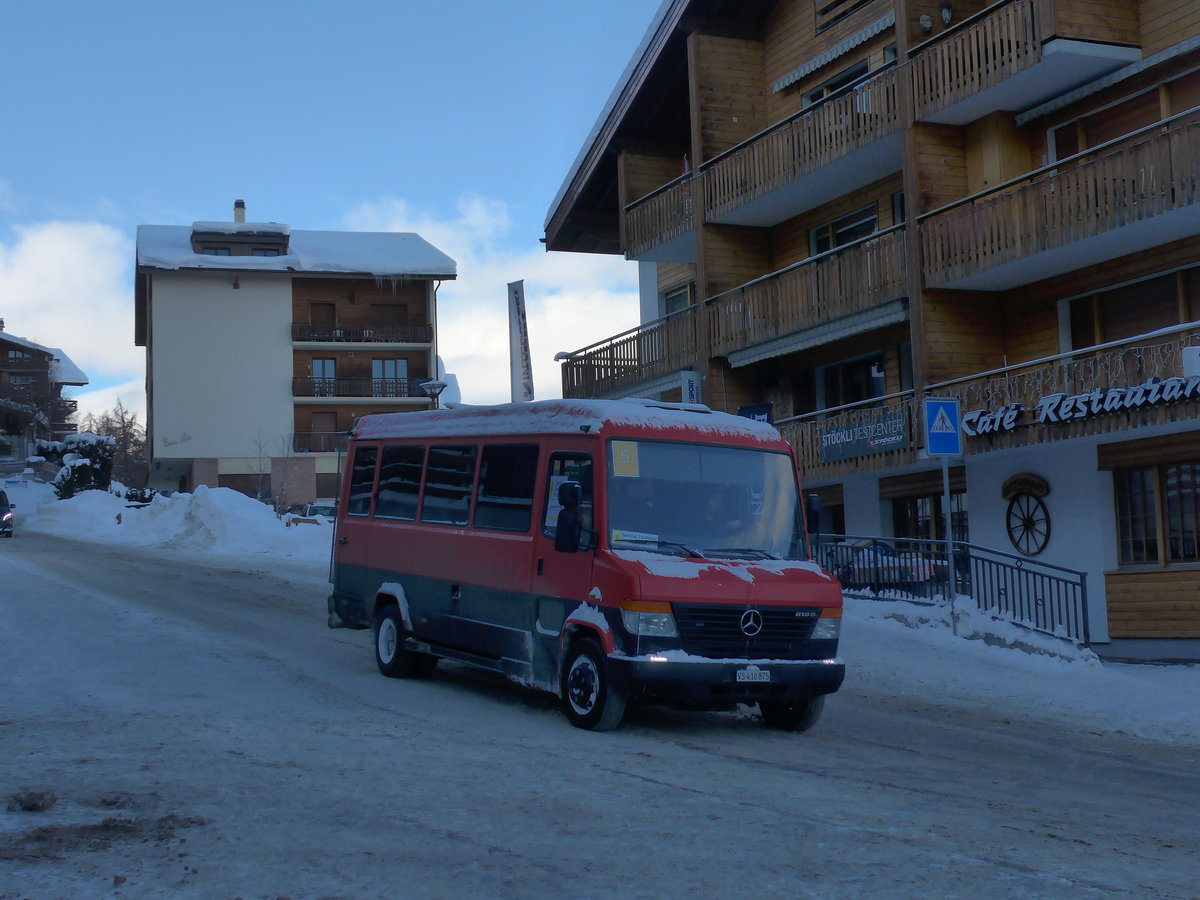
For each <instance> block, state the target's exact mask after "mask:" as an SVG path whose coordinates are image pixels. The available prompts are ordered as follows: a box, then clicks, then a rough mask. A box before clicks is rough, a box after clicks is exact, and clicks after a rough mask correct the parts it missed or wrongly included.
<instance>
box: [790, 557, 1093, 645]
mask: <svg viewBox="0 0 1200 900" xmlns="http://www.w3.org/2000/svg"><path fill="white" fill-rule="evenodd" d="M813 544H814V557H815V558H816V560H817V562H819V563H820V564H821V565H823V566H824V567H825V568H826V569H827V570H828V571H829V572H830V573H831V574H832V575H834V576H835V577H836V578H837V579H838V581H840V582H841V584H842V589H843V591H845V592H846V593H847V594H849V595H851V596H862V597H870V598H881V599H900V600H913V601H917V602H924V603H937V602H950V600H951V598H955V599H958V598H969V599H971V600H973V601H974V603H975V606H976V608H978V609H979V610H980V611H981V612H985V613H989V614H991V615H994V616H997V617H998V618H1001V619H1004V620H1006V621H1010V622H1012V623H1014V624H1016V625H1021V626H1023V627H1025V628H1028V629H1030V630H1032V631H1037V632H1040V633H1042V634H1048V635H1050V636H1052V637H1056V638H1063V639H1065V640H1071V641H1076V642H1082V643H1087V642H1088V641H1089V640H1090V639H1091V638H1090V629H1089V625H1088V608H1087V574H1086V573H1084V572H1080V571H1076V570H1074V569H1068V568H1066V567H1063V566H1056V565H1053V564H1051V563H1046V562H1040V561H1038V560H1036V559H1032V558H1030V557H1027V556H1018V555H1016V554H1013V553H1005V552H1003V551H1000V550H992V549H989V548H987V547H979V546H976V545H974V544H969V543H966V542H965V541H951V542H950V549H949V550H947V542H946V541H931V540H920V539H917V538H896V537H867V536H862V535H846V534H822V535H816V536H814V540H813ZM950 560H953V563H951V562H950Z"/></svg>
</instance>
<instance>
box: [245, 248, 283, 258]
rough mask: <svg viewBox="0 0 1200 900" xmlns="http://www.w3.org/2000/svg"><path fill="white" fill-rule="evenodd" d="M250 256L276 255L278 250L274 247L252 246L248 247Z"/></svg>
mask: <svg viewBox="0 0 1200 900" xmlns="http://www.w3.org/2000/svg"><path fill="white" fill-rule="evenodd" d="M250 255H251V256H278V255H279V251H278V250H277V249H275V248H274V247H252V248H251V249H250Z"/></svg>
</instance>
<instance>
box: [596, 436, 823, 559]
mask: <svg viewBox="0 0 1200 900" xmlns="http://www.w3.org/2000/svg"><path fill="white" fill-rule="evenodd" d="M607 462H608V467H607V468H608V471H607V486H608V517H607V522H606V528H607V533H608V540H609V545H610V546H611V547H613V548H617V549H637V550H650V551H654V552H660V553H665V554H670V555H678V556H704V557H710V558H726V559H804V558H805V557H806V555H807V554H806V550H805V547H804V537H803V530H802V529H801V527H800V517H799V507H798V500H797V493H796V479H795V476H794V471H793V467H792V461H791V458H790V457H789V456H787V454H785V453H779V452H773V451H766V450H756V449H748V448H739V447H720V446H714V445H711V444H689V443H678V442H669V441H633V440H611V441H609V452H608V461H607Z"/></svg>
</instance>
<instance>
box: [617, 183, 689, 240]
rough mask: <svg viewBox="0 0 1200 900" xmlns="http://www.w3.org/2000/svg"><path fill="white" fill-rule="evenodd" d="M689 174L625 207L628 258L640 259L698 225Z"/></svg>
mask: <svg viewBox="0 0 1200 900" xmlns="http://www.w3.org/2000/svg"><path fill="white" fill-rule="evenodd" d="M694 181H695V179H694V178H693V177H692V176H690V175H685V176H683V177H682V178H677V179H675V180H674V181H672V182H671V183H670V184H667V185H664V186H663V187H661V188H659V189H658V190H657V191H655V192H654V193H652V194H647V195H646V196H645V197H642V198H641V199H640V200H636V201H634V202H633V203H630V204H629V205H628V206H626V207H625V215H624V217H623V233H622V244H623V246H624V248H625V257H626V259H637V258H638V257H640V256H642V255H643V254H645V253H648V252H649V251H651V250H653V249H654V248H655V247H658V246H660V245H662V244H665V243H667V242H668V241H671V240H674V239H675V238H677V237H680V236H682V235H684V234H687V233H688V232H689V231H691V230H692V229H693V228H694V227H695V219H694V215H695V213H694V209H693V206H692V184H693V182H694Z"/></svg>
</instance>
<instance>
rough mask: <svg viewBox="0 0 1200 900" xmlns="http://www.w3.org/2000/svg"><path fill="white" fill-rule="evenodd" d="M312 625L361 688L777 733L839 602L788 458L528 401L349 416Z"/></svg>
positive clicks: (655, 409) (816, 664) (803, 690)
mask: <svg viewBox="0 0 1200 900" xmlns="http://www.w3.org/2000/svg"><path fill="white" fill-rule="evenodd" d="M331 578H332V582H333V592H332V594H331V595H330V597H329V624H330V626H331V627H357V628H372V629H373V635H374V641H373V644H374V651H375V660H376V664H377V665H378V667H379V670H380V671H381V672H382V673H383V674H384V675H387V676H391V677H423V676H428V675H429V674H430V673H432V672H433V670H434V668H435V666H436V665H437V662H438V660H439V659H447V660H455V661H458V662H462V663H468V664H471V665H474V666H478V667H481V668H484V669H489V670H492V671H495V672H500V673H503V674H504V675H506V676H508V677H510V678H512V679H514V680H515V681H517V682H520V683H521V684H524V685H528V686H531V687H535V688H539V689H542V690H546V691H550V692H552V693H554V694H556V695H558V696H559V697H560V698H561V700H562V705H563V710H564V712H565V713H566V715H567V717H568V718H569V719H570V721H571V722H572V723H573V724H574V725H577V726H579V727H581V728H587V729H595V730H604V729H609V728H613V727H615V726H616V725H617V724H618V723H619V722H620V721H621V718H622V715H623V714H624V710H625V707H626V704H627V703H658V704H676V705H682V706H689V707H697V708H706V709H729V708H733V707H735V706H736V705H737V704H748V705H750V704H757V706H758V709H759V711H760V712H761V715H762V718H763V719H764V720H765V722H766V723H767V724H768V725H770V726H772V727H775V728H779V729H783V730H788V731H797V730H804V729H807V728H808V727H810V726H811V725H812V724H813V723H814V722H815V721H816V720H817V717H818V716H819V715H820V712H821V709H822V705H823V702H824V698H825V695H827V694H829V693H832V692H834V691H836V690H837V689H838V687H839V686H840V685H841V683H842V678H843V676H844V665H843V663H842V661H841V659H840V658H839V657H838V636H839V631H840V625H841V620H842V619H841V617H842V595H841V588H840V585H839V584H838V582H837V581H836V580H835V579H833V578H832V577H831V576H830V575H828V574H827V573H826V572H824V571H823V570H822V569H821V568H820V567H819V566H817V565H816V564H815V563H813V562H810V561H809V554H808V551H807V547H806V536H805V530H804V516H803V515H802V509H801V503H800V493H799V487H798V479H797V475H796V465H795V460H794V456H793V454H792V450H791V448H790V446H789V445H788V444H787V442H786V441H784V440H783V438H782V437H781V436H780V435H779V433H778V432H777V431H776V430H775V429H774V428H773V427H772V426H770V425H768V424H766V423H761V422H756V421H753V420H751V419H748V418H743V417H739V416H734V415H730V414H727V413H721V412H715V411H713V410H710V409H709V408H707V407H704V406H699V405H692V404H668V403H659V402H656V401H649V400H548V401H540V402H533V403H520V404H504V405H499V406H479V407H471V406H458V407H456V408H450V409H441V410H430V411H426V412H402V413H387V414H379V415H369V416H365V417H363V418H362V419H360V420H359V421H358V422H357V424H356V425H355V427H354V430H353V432H352V433H351V439H350V445H349V450H348V457H347V466H346V472H345V474H344V475H343V478H342V489H341V496H340V498H339V502H338V511H337V520H336V532H335V538H334V552H333V566H332V576H331Z"/></svg>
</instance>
